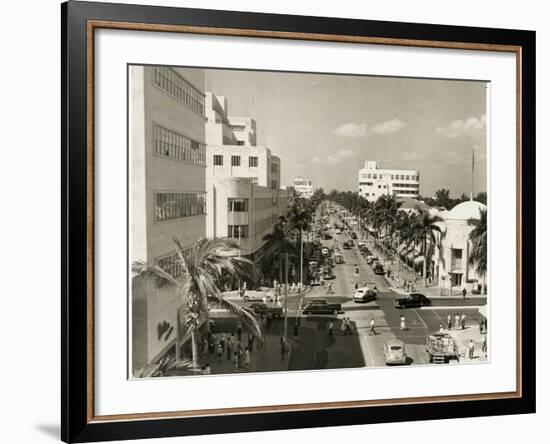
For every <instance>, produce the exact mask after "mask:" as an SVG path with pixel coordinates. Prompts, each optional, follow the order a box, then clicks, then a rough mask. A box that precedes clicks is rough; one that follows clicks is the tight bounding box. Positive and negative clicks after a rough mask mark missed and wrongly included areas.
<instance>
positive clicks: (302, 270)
mask: <svg viewBox="0 0 550 444" xmlns="http://www.w3.org/2000/svg"><path fill="white" fill-rule="evenodd" d="M303 286H304V231H303V230H302V229H301V228H300V291H302V288H303Z"/></svg>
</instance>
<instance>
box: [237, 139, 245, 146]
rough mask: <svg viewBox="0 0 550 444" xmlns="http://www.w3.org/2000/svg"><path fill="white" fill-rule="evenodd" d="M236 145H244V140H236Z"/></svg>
mask: <svg viewBox="0 0 550 444" xmlns="http://www.w3.org/2000/svg"><path fill="white" fill-rule="evenodd" d="M236 145H239V146H244V140H237V143H236Z"/></svg>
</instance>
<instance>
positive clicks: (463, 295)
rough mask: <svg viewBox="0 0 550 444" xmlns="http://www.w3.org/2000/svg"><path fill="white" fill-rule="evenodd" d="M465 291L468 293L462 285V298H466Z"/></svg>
mask: <svg viewBox="0 0 550 444" xmlns="http://www.w3.org/2000/svg"><path fill="white" fill-rule="evenodd" d="M466 293H468V292H467V291H466V287H463V288H462V299H466Z"/></svg>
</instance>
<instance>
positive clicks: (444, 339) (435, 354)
mask: <svg viewBox="0 0 550 444" xmlns="http://www.w3.org/2000/svg"><path fill="white" fill-rule="evenodd" d="M426 352H427V353H428V360H429V362H430V364H448V363H449V362H451V361H454V362H458V361H459V358H460V353H459V351H458V344H457V342H456V340H455V339H454V338H453V337H452V336H451V335H450V334H449V333H446V332H442V331H439V332H437V333H430V334H428V335H427V336H426Z"/></svg>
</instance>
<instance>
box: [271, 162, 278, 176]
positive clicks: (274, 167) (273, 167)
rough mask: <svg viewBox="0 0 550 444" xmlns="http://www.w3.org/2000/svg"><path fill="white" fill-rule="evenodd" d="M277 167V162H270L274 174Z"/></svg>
mask: <svg viewBox="0 0 550 444" xmlns="http://www.w3.org/2000/svg"><path fill="white" fill-rule="evenodd" d="M278 168H279V165H278V164H276V163H272V164H271V172H272V173H274V174H275V173H276V172H277V171H278Z"/></svg>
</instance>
